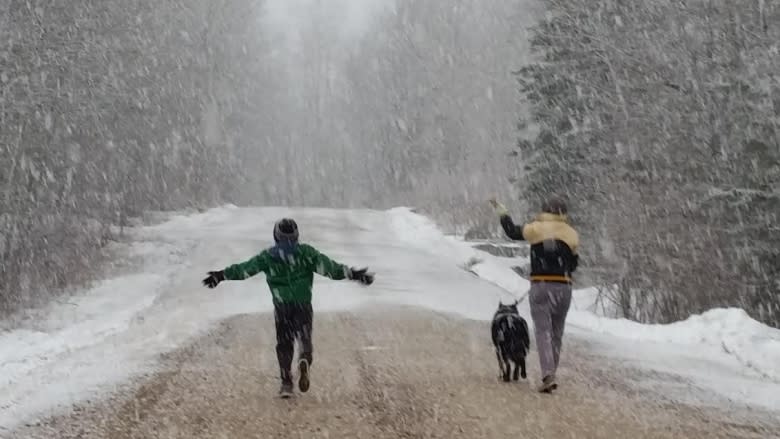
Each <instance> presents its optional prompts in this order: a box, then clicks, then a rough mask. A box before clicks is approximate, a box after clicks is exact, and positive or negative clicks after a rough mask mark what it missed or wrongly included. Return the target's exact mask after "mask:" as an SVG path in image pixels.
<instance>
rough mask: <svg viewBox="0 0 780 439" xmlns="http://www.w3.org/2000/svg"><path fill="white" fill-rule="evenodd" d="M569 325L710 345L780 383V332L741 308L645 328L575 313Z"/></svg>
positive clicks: (661, 340)
mask: <svg viewBox="0 0 780 439" xmlns="http://www.w3.org/2000/svg"><path fill="white" fill-rule="evenodd" d="M569 322H571V324H573V325H576V326H577V327H579V328H583V329H587V330H589V331H592V332H596V333H602V334H610V335H614V336H618V337H622V338H627V339H631V340H634V341H637V342H653V343H674V344H679V345H691V346H693V345H709V346H711V347H716V348H719V349H722V350H723V352H724V353H725V354H728V355H731V356H733V357H734V358H736V359H737V360H738V361H739V362H740V363H741V364H743V365H744V366H745V367H747V368H750V369H752V370H754V371H756V372H758V373H759V374H761V375H763V376H764V377H766V378H769V379H771V380H774V381H780V330H778V329H774V328H772V327H769V326H766V325H764V324H762V323H760V322H757V321H756V320H753V319H752V318H750V316H748V314H747V313H746V312H745V311H744V310H742V309H738V308H728V309H712V310H710V311H707V312H705V313H703V314H699V315H693V316H691V317H689V318H688V319H686V320H683V321H680V322H675V323H671V324H668V325H645V324H640V323H637V322H634V321H630V320H626V319H608V318H604V317H599V316H596V315H594V314H591V313H589V312H583V311H575V312H572V314H571V317H570V318H569Z"/></svg>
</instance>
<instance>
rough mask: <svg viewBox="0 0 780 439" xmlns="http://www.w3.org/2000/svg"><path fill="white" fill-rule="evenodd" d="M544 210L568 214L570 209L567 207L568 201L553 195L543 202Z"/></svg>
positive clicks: (555, 213)
mask: <svg viewBox="0 0 780 439" xmlns="http://www.w3.org/2000/svg"><path fill="white" fill-rule="evenodd" d="M542 212H545V213H552V214H554V215H566V214H567V213H568V209H566V203H565V202H564V201H563V200H561V199H560V198H557V197H552V198H549V199H547V201H545V202H544V203H543V204H542Z"/></svg>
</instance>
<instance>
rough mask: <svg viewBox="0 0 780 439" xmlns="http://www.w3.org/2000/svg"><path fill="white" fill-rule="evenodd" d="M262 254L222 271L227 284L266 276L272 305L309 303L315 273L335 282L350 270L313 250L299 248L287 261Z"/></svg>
mask: <svg viewBox="0 0 780 439" xmlns="http://www.w3.org/2000/svg"><path fill="white" fill-rule="evenodd" d="M270 250H271V249H268V250H263V251H262V252H261V253H260V254H259V255H257V256H255V257H253V258H252V259H250V260H248V261H246V262H242V263H240V264H234V265H231V266H229V267H227V268H225V279H226V280H244V279H247V278H250V277H252V276H254V275H256V274H258V273H265V277H266V282H268V287H269V288H270V289H271V294H273V298H274V299H273V300H274V303H311V289H312V284H313V283H314V273H317V274H319V275H322V276H327V277H329V278H331V279H334V280H342V279H346V278H347V275H348V274H349V272H350V269H349V267H347V266H346V265H343V264H340V263H338V262H335V261H333V260H331V259H330V258H329V257H327V256H325V255H323V254H322V253H320V252H319V251H317V249H315V248H314V247H312V246H310V245H307V244H300V245H299V246H298V248H297V251H296V252H295V254H294V255H287V256H286V258H285V259H286V260H285V259H282V258H281V257H279V256H274V255H273V254H272V253H271V251H270Z"/></svg>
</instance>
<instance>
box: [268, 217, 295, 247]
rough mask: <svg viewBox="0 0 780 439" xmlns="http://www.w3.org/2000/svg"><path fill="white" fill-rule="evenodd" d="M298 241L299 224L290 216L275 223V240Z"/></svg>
mask: <svg viewBox="0 0 780 439" xmlns="http://www.w3.org/2000/svg"><path fill="white" fill-rule="evenodd" d="M282 240H284V241H291V242H298V224H297V223H296V222H295V220H293V219H290V218H282V219H280V220H279V221H277V222H276V224H275V225H274V241H276V242H279V241H282Z"/></svg>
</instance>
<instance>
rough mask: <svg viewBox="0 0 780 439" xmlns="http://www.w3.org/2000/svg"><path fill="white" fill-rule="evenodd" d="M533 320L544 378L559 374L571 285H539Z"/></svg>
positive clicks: (534, 289)
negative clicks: (557, 372) (557, 371)
mask: <svg viewBox="0 0 780 439" xmlns="http://www.w3.org/2000/svg"><path fill="white" fill-rule="evenodd" d="M529 298H530V301H531V302H530V303H531V318H532V319H533V320H534V332H535V333H536V350H537V351H538V352H539V363H540V365H541V367H542V377H546V376H548V375H553V374H555V371H556V370H557V369H558V361H559V360H560V357H561V343H562V342H563V327H564V325H565V323H566V314H567V313H568V312H569V305H571V285H570V284H564V283H556V282H535V283H533V284H531V292H530V297H529Z"/></svg>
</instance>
